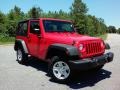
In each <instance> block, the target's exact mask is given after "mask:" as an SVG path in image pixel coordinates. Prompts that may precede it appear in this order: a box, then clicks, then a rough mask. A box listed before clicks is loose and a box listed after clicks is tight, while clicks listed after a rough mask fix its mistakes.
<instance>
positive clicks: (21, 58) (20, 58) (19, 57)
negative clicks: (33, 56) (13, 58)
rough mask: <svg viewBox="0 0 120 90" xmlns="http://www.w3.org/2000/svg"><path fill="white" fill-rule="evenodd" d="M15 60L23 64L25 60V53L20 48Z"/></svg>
mask: <svg viewBox="0 0 120 90" xmlns="http://www.w3.org/2000/svg"><path fill="white" fill-rule="evenodd" d="M17 61H18V63H20V64H24V63H25V62H26V61H27V55H26V54H25V53H24V51H23V50H22V49H20V48H18V50H17Z"/></svg>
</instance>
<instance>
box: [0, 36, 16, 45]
mask: <svg viewBox="0 0 120 90" xmlns="http://www.w3.org/2000/svg"><path fill="white" fill-rule="evenodd" d="M14 41H15V37H0V45H1V44H13V43H14Z"/></svg>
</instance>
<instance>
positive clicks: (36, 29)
mask: <svg viewBox="0 0 120 90" xmlns="http://www.w3.org/2000/svg"><path fill="white" fill-rule="evenodd" d="M30 33H33V34H40V26H39V21H31V22H30Z"/></svg>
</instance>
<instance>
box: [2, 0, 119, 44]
mask: <svg viewBox="0 0 120 90" xmlns="http://www.w3.org/2000/svg"><path fill="white" fill-rule="evenodd" d="M87 11H88V8H87V6H86V4H85V3H83V1H82V0H74V1H73V3H72V6H71V7H70V12H64V11H62V10H59V11H49V12H44V11H43V10H42V9H41V8H40V7H35V6H34V7H32V8H31V9H30V10H29V11H28V12H27V13H24V12H22V11H21V9H20V8H19V7H18V6H15V7H14V8H13V9H11V10H10V11H9V13H8V14H4V13H2V12H1V11H0V42H3V41H5V42H8V41H14V38H12V37H15V32H16V28H17V23H18V22H19V21H22V20H25V19H29V18H39V17H45V18H57V19H64V20H71V21H73V23H74V26H75V27H76V29H77V31H78V33H80V34H88V35H91V36H99V35H102V34H105V33H106V32H112V33H115V32H116V28H115V27H114V26H109V27H108V28H107V26H106V25H105V22H104V20H103V19H101V18H97V17H95V16H92V15H88V14H87ZM117 32H118V33H120V28H119V29H118V30H117Z"/></svg>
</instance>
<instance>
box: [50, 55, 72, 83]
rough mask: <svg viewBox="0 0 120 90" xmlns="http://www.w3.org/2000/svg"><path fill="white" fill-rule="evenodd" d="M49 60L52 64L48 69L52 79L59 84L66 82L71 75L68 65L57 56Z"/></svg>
mask: <svg viewBox="0 0 120 90" xmlns="http://www.w3.org/2000/svg"><path fill="white" fill-rule="evenodd" d="M51 60H52V63H51V64H50V65H49V67H48V68H49V73H50V75H51V76H52V79H53V80H54V81H57V82H60V83H66V82H68V81H69V80H70V77H71V75H72V71H71V68H70V66H69V65H68V63H67V62H66V61H64V60H63V59H62V58H60V57H59V56H53V57H52V58H51Z"/></svg>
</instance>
